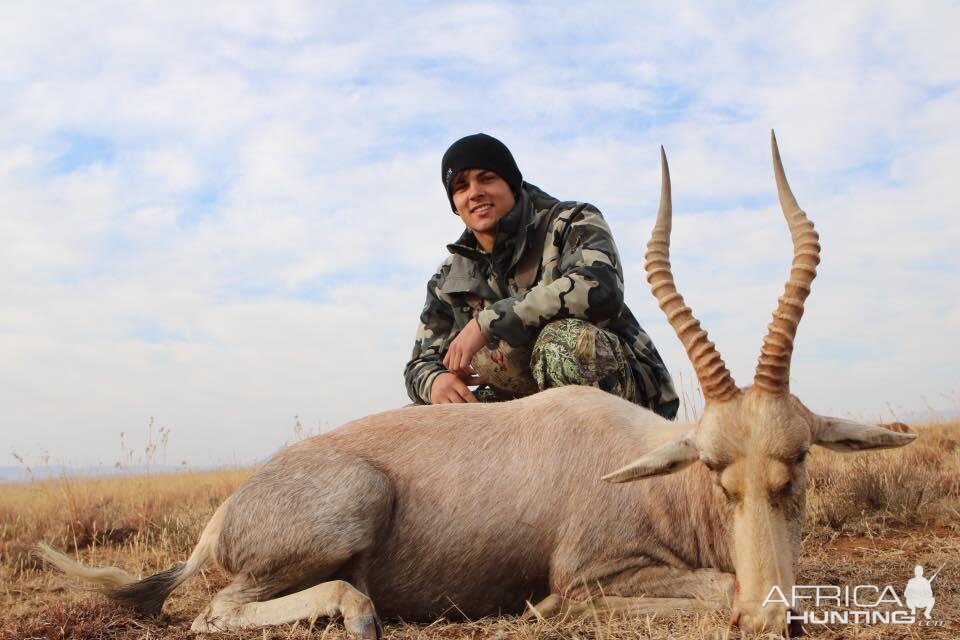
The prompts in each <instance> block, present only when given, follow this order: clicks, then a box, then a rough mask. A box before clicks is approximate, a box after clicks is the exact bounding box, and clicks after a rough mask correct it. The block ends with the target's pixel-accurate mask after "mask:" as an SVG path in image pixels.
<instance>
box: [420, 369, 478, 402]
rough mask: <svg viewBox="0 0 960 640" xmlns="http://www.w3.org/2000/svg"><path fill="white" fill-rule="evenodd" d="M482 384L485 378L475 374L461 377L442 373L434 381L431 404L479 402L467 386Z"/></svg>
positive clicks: (431, 388) (431, 389)
mask: <svg viewBox="0 0 960 640" xmlns="http://www.w3.org/2000/svg"><path fill="white" fill-rule="evenodd" d="M482 383H483V378H481V377H480V376H477V375H475V374H470V375H467V376H464V377H461V376H459V375H457V374H455V373H450V372H449V371H448V372H445V373H441V374H440V375H438V376H437V377H436V378H434V379H433V386H432V387H430V404H450V403H455V402H478V400H477V398H476V396H474V395H473V394H472V393H470V389H469V388H468V387H467V385H468V384H469V385H477V384H482Z"/></svg>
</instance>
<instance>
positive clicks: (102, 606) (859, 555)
mask: <svg viewBox="0 0 960 640" xmlns="http://www.w3.org/2000/svg"><path fill="white" fill-rule="evenodd" d="M914 429H915V430H916V431H917V432H918V433H919V434H920V438H919V439H918V440H917V441H916V442H915V443H913V444H911V445H910V446H908V447H906V448H904V449H902V450H896V451H888V452H882V453H875V454H854V455H845V456H841V455H839V454H833V453H830V452H824V451H817V452H816V453H815V454H811V457H810V460H809V462H808V475H809V478H810V489H809V491H808V494H807V497H808V508H807V518H806V522H805V536H804V539H803V543H802V548H801V557H800V563H799V567H798V574H797V583H798V584H801V585H837V586H841V587H843V586H850V587H851V589H852V588H853V587H854V586H856V585H877V586H878V587H879V588H880V589H882V588H883V587H884V586H885V585H887V584H890V585H892V586H893V587H894V589H895V590H896V593H897V594H899V595H900V596H901V597H902V595H903V588H904V585H905V584H906V581H907V580H908V579H909V578H911V577H912V576H913V571H914V566H915V565H917V564H920V565H922V566H923V567H924V568H925V570H926V575H927V576H929V575H931V574H932V573H933V572H934V571H936V569H937V568H938V567H941V565H942V566H943V568H942V570H941V572H940V574H939V575H938V576H937V578H936V579H935V581H934V582H933V591H934V595H935V596H936V598H937V600H936V604H935V606H934V609H933V615H932V618H933V619H934V621H936V622H937V623H938V624H942V626H939V627H928V626H921V625H920V624H918V623H914V624H907V625H894V624H883V623H880V624H874V625H867V624H839V623H833V624H827V625H819V624H808V625H806V627H805V628H806V631H807V633H808V635H810V637H814V638H863V639H868V640H870V639H878V638H916V639H926V638H931V639H934V638H936V639H939V638H957V637H960V423H958V422H956V421H953V422H940V423H937V424H931V425H923V426H920V427H914ZM248 473H249V471H246V470H231V471H219V472H207V473H192V474H176V475H170V476H152V477H139V478H94V479H83V480H81V479H69V478H62V479H60V480H56V481H35V482H29V483H22V484H16V485H0V526H2V529H0V585H2V588H0V640H12V639H14V638H17V639H27V638H44V639H54V638H56V639H60V638H111V639H117V640H133V639H135V638H137V639H139V638H143V639H147V638H149V639H158V640H166V639H174V638H187V637H190V636H191V634H190V632H189V626H190V623H191V621H192V620H193V618H194V617H196V615H197V614H198V613H199V612H200V611H201V610H202V609H203V608H204V607H205V606H206V604H207V603H208V601H209V599H210V598H211V596H212V595H213V593H214V592H215V591H216V590H218V589H219V588H221V587H222V586H224V585H225V584H226V582H227V579H226V577H225V576H224V575H222V574H221V573H220V572H219V570H217V569H212V570H209V571H204V572H203V573H202V575H201V576H198V577H194V578H193V579H191V580H190V581H188V582H187V583H186V584H184V585H183V586H182V587H180V588H179V589H177V590H176V591H174V593H173V594H172V595H171V596H170V598H169V599H168V600H167V602H166V605H165V606H164V609H163V614H162V615H160V616H159V617H156V618H149V619H138V618H137V617H134V616H132V615H131V614H130V613H129V612H128V611H126V610H124V609H122V608H119V607H118V606H116V605H114V604H111V603H108V602H107V601H105V600H104V599H103V598H102V597H101V596H99V595H98V594H96V593H93V592H90V591H87V590H84V589H82V588H77V586H76V584H75V583H71V582H70V581H68V580H66V579H64V578H63V577H62V576H60V575H57V574H56V573H54V572H53V571H51V570H49V569H47V568H45V567H43V566H41V565H40V564H39V563H38V562H37V561H36V560H35V559H34V558H33V557H32V556H31V554H30V553H29V550H30V548H31V546H32V545H33V544H34V543H35V542H37V541H40V540H45V541H47V542H48V543H49V544H51V545H52V546H54V547H56V548H58V549H62V550H66V551H67V552H68V553H70V554H71V555H74V556H75V557H77V558H78V559H80V560H82V561H83V562H85V563H89V564H92V565H100V566H104V565H110V566H118V567H121V568H123V569H126V570H127V571H130V572H131V573H135V574H144V575H146V574H150V573H154V572H156V571H158V570H161V569H164V568H166V567H167V566H169V565H170V564H172V563H173V562H176V561H181V560H183V559H184V558H185V557H186V555H187V554H188V553H189V550H190V549H191V547H192V546H193V544H194V543H195V541H196V539H197V536H198V535H199V531H200V530H201V528H202V526H203V524H204V523H205V521H206V519H207V518H208V517H209V516H210V515H211V514H212V512H213V510H214V508H215V507H216V505H218V504H219V503H220V501H221V500H222V499H223V498H225V497H226V496H227V495H229V494H230V493H231V492H232V491H233V489H234V488H235V487H236V486H237V485H238V484H239V483H240V482H242V480H243V479H244V478H245V477H246V475H248ZM865 599H866V600H871V599H872V600H875V599H876V594H873V595H872V597H871V596H869V595H868V596H867V598H865ZM889 608H890V607H881V609H880V610H889ZM728 619H729V611H717V612H712V613H708V614H697V613H681V614H675V615H669V616H655V617H650V616H639V617H633V618H611V617H608V616H607V615H606V614H603V613H597V614H596V615H594V616H592V617H588V618H586V619H581V620H577V621H565V622H557V621H551V620H546V621H539V622H537V621H533V622H527V621H523V620H519V619H518V618H515V617H503V618H490V619H483V620H478V621H471V622H449V621H443V620H441V621H437V622H435V623H433V624H430V625H410V624H404V623H402V622H388V623H387V625H386V627H385V636H386V637H387V638H396V639H403V640H408V639H409V640H413V639H418V640H419V639H422V640H434V639H441V638H442V639H447V638H497V639H505V638H517V639H532V638H546V639H554V638H574V639H579V638H584V639H586V638H590V639H606V638H609V639H611V640H615V639H620V638H674V639H678V640H693V639H705V638H727V637H737V636H738V634H737V633H736V632H733V631H730V630H729V629H728V627H727V620H728ZM209 637H211V638H215V639H217V638H248V639H251V640H252V639H254V638H256V639H265V640H266V639H278V638H291V639H299V638H307V637H310V638H331V639H335V638H336V639H339V638H346V637H347V636H346V635H345V633H344V631H343V627H342V625H341V624H340V623H339V621H336V620H334V621H328V620H325V619H320V620H318V621H317V622H316V624H315V626H314V627H313V628H310V627H309V626H308V625H306V624H302V623H301V624H297V625H286V626H281V627H274V628H266V629H257V630H251V631H247V632H243V633H229V634H226V633H225V634H212V635H210V636H209Z"/></svg>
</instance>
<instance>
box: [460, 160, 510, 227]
mask: <svg viewBox="0 0 960 640" xmlns="http://www.w3.org/2000/svg"><path fill="white" fill-rule="evenodd" d="M452 191H453V206H455V207H456V208H457V213H458V214H460V219H461V220H463V223H464V224H465V225H467V228H468V229H470V230H471V231H473V232H474V233H491V232H493V231H494V230H495V229H496V227H497V222H498V221H499V220H500V218H502V217H503V216H505V215H507V213H509V212H510V210H511V209H513V205H515V204H516V202H517V199H516V198H515V197H514V196H513V191H511V190H510V185H508V184H507V182H506V180H504V179H503V178H501V177H500V176H498V175H497V174H495V173H494V172H493V171H490V170H489V169H467V170H465V171H461V172H460V173H458V174H457V175H456V176H455V177H454V179H453V188H452Z"/></svg>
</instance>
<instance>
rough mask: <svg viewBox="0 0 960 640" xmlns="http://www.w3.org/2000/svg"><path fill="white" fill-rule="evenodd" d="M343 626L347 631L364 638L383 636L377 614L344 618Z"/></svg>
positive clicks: (373, 639)
mask: <svg viewBox="0 0 960 640" xmlns="http://www.w3.org/2000/svg"><path fill="white" fill-rule="evenodd" d="M343 626H344V627H345V628H346V630H347V633H350V634H352V635H355V636H357V637H358V638H364V640H380V639H381V638H383V627H382V626H381V625H380V621H379V620H377V616H375V615H371V614H365V615H359V616H354V617H352V618H344V619H343Z"/></svg>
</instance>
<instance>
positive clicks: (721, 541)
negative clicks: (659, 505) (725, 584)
mask: <svg viewBox="0 0 960 640" xmlns="http://www.w3.org/2000/svg"><path fill="white" fill-rule="evenodd" d="M660 480H661V481H664V482H667V483H669V485H670V486H669V491H668V494H669V495H673V496H675V499H674V500H671V501H670V502H669V503H667V504H666V505H664V507H665V508H666V509H667V511H668V512H667V513H665V514H663V515H664V516H665V518H664V521H665V522H666V523H669V524H668V525H667V528H666V529H665V530H664V531H661V532H659V533H660V535H662V536H665V542H667V544H669V545H670V546H671V548H673V549H674V552H675V553H676V555H677V556H678V557H679V558H680V559H682V560H683V561H684V562H686V563H687V564H688V565H689V566H691V567H694V568H704V569H706V568H711V569H718V570H720V571H727V572H733V570H734V567H733V554H732V553H731V551H730V541H729V535H728V532H729V524H730V522H731V519H732V514H731V511H730V508H729V506H728V505H727V501H726V498H725V497H724V495H723V491H722V490H720V489H719V488H718V487H717V486H716V485H714V483H713V480H712V479H711V478H710V473H709V471H708V470H707V469H706V468H705V467H704V466H703V465H702V464H700V463H696V464H693V465H690V467H688V468H687V469H684V470H683V471H681V472H679V473H674V474H671V475H668V476H664V477H663V478H660Z"/></svg>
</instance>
